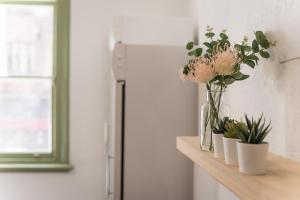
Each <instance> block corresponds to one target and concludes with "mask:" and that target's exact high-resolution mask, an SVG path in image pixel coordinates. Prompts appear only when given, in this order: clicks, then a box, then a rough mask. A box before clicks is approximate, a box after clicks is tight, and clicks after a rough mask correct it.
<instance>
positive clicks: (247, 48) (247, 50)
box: [242, 45, 252, 52]
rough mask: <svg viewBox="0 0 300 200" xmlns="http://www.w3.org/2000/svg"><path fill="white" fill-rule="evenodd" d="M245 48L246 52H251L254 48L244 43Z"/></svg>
mask: <svg viewBox="0 0 300 200" xmlns="http://www.w3.org/2000/svg"><path fill="white" fill-rule="evenodd" d="M242 48H243V50H244V51H246V52H249V51H251V50H252V48H251V47H250V46H247V45H244V46H242Z"/></svg>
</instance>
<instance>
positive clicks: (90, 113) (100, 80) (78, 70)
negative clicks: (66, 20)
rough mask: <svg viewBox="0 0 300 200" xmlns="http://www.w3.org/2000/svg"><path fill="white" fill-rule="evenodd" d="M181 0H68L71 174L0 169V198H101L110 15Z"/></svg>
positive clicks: (173, 8) (148, 10)
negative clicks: (69, 26)
mask: <svg viewBox="0 0 300 200" xmlns="http://www.w3.org/2000/svg"><path fill="white" fill-rule="evenodd" d="M186 4H187V2H186V1H185V0H106V1H105V0H72V9H71V10H72V30H71V35H72V38H71V45H72V46H71V119H70V120H71V121H70V122H71V127H70V128H71V131H70V137H71V139H70V141H71V162H72V164H74V167H75V169H74V170H73V171H71V172H70V173H0V199H1V200H105V194H104V190H105V184H104V183H105V175H104V166H105V163H104V162H105V160H104V145H103V124H104V122H106V121H107V120H108V109H109V108H108V105H109V97H108V96H109V77H110V71H109V64H110V60H109V52H108V39H107V38H108V32H109V28H110V26H111V23H112V18H113V16H114V15H119V14H120V15H143V16H185V12H186V10H187V7H186Z"/></svg>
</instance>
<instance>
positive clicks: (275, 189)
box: [177, 137, 300, 200]
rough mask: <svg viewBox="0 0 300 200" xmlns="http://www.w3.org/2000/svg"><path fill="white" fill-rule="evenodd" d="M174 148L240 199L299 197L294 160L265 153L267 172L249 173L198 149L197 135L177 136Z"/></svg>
mask: <svg viewBox="0 0 300 200" xmlns="http://www.w3.org/2000/svg"><path fill="white" fill-rule="evenodd" d="M177 149H178V150H179V151H180V152H182V153H183V154H184V155H186V156H187V157H188V158H190V159H191V160H192V161H193V162H194V163H195V164H197V165H199V166H200V167H201V168H202V169H204V170H205V171H207V172H208V173H209V174H210V175H211V176H212V177H214V178H215V179H216V180H217V181H218V182H220V183H221V184H223V185H224V186H225V187H226V188H228V189H229V190H230V191H232V192H233V193H234V194H235V195H236V196H237V197H239V198H240V199H242V200H299V199H300V164H299V163H297V162H295V161H292V160H290V159H287V158H283V157H281V156H278V155H275V154H271V153H269V156H268V170H267V173H266V174H265V175H261V176H251V175H246V174H241V173H240V172H239V170H238V167H234V166H228V165H225V163H224V161H223V160H220V159H216V158H214V157H213V154H212V153H209V152H204V151H201V149H200V145H199V138H198V137H178V138H177Z"/></svg>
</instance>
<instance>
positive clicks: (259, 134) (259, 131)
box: [235, 114, 272, 144]
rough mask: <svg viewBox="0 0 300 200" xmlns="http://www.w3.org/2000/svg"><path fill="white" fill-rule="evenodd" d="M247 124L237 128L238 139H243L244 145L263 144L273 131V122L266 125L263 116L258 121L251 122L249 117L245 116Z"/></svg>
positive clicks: (252, 120)
mask: <svg viewBox="0 0 300 200" xmlns="http://www.w3.org/2000/svg"><path fill="white" fill-rule="evenodd" d="M245 121H246V123H243V124H244V125H243V126H236V127H235V129H236V130H237V134H238V137H239V138H240V139H241V142H242V143H248V144H261V143H263V141H264V139H265V137H266V136H267V135H268V133H269V132H270V131H271V129H272V128H271V122H270V123H269V124H268V125H266V123H265V122H266V121H265V118H264V117H263V114H262V115H261V116H260V118H259V119H258V120H257V121H256V120H254V119H253V117H252V119H251V120H250V119H249V118H248V116H247V115H245Z"/></svg>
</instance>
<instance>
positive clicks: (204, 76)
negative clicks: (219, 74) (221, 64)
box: [192, 61, 215, 83]
mask: <svg viewBox="0 0 300 200" xmlns="http://www.w3.org/2000/svg"><path fill="white" fill-rule="evenodd" d="M214 76H215V73H214V69H213V67H212V66H211V65H210V64H208V63H205V62H203V61H198V62H196V63H195V64H194V74H193V79H192V81H194V82H201V83H207V82H209V81H210V80H212V79H213V78H214Z"/></svg>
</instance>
